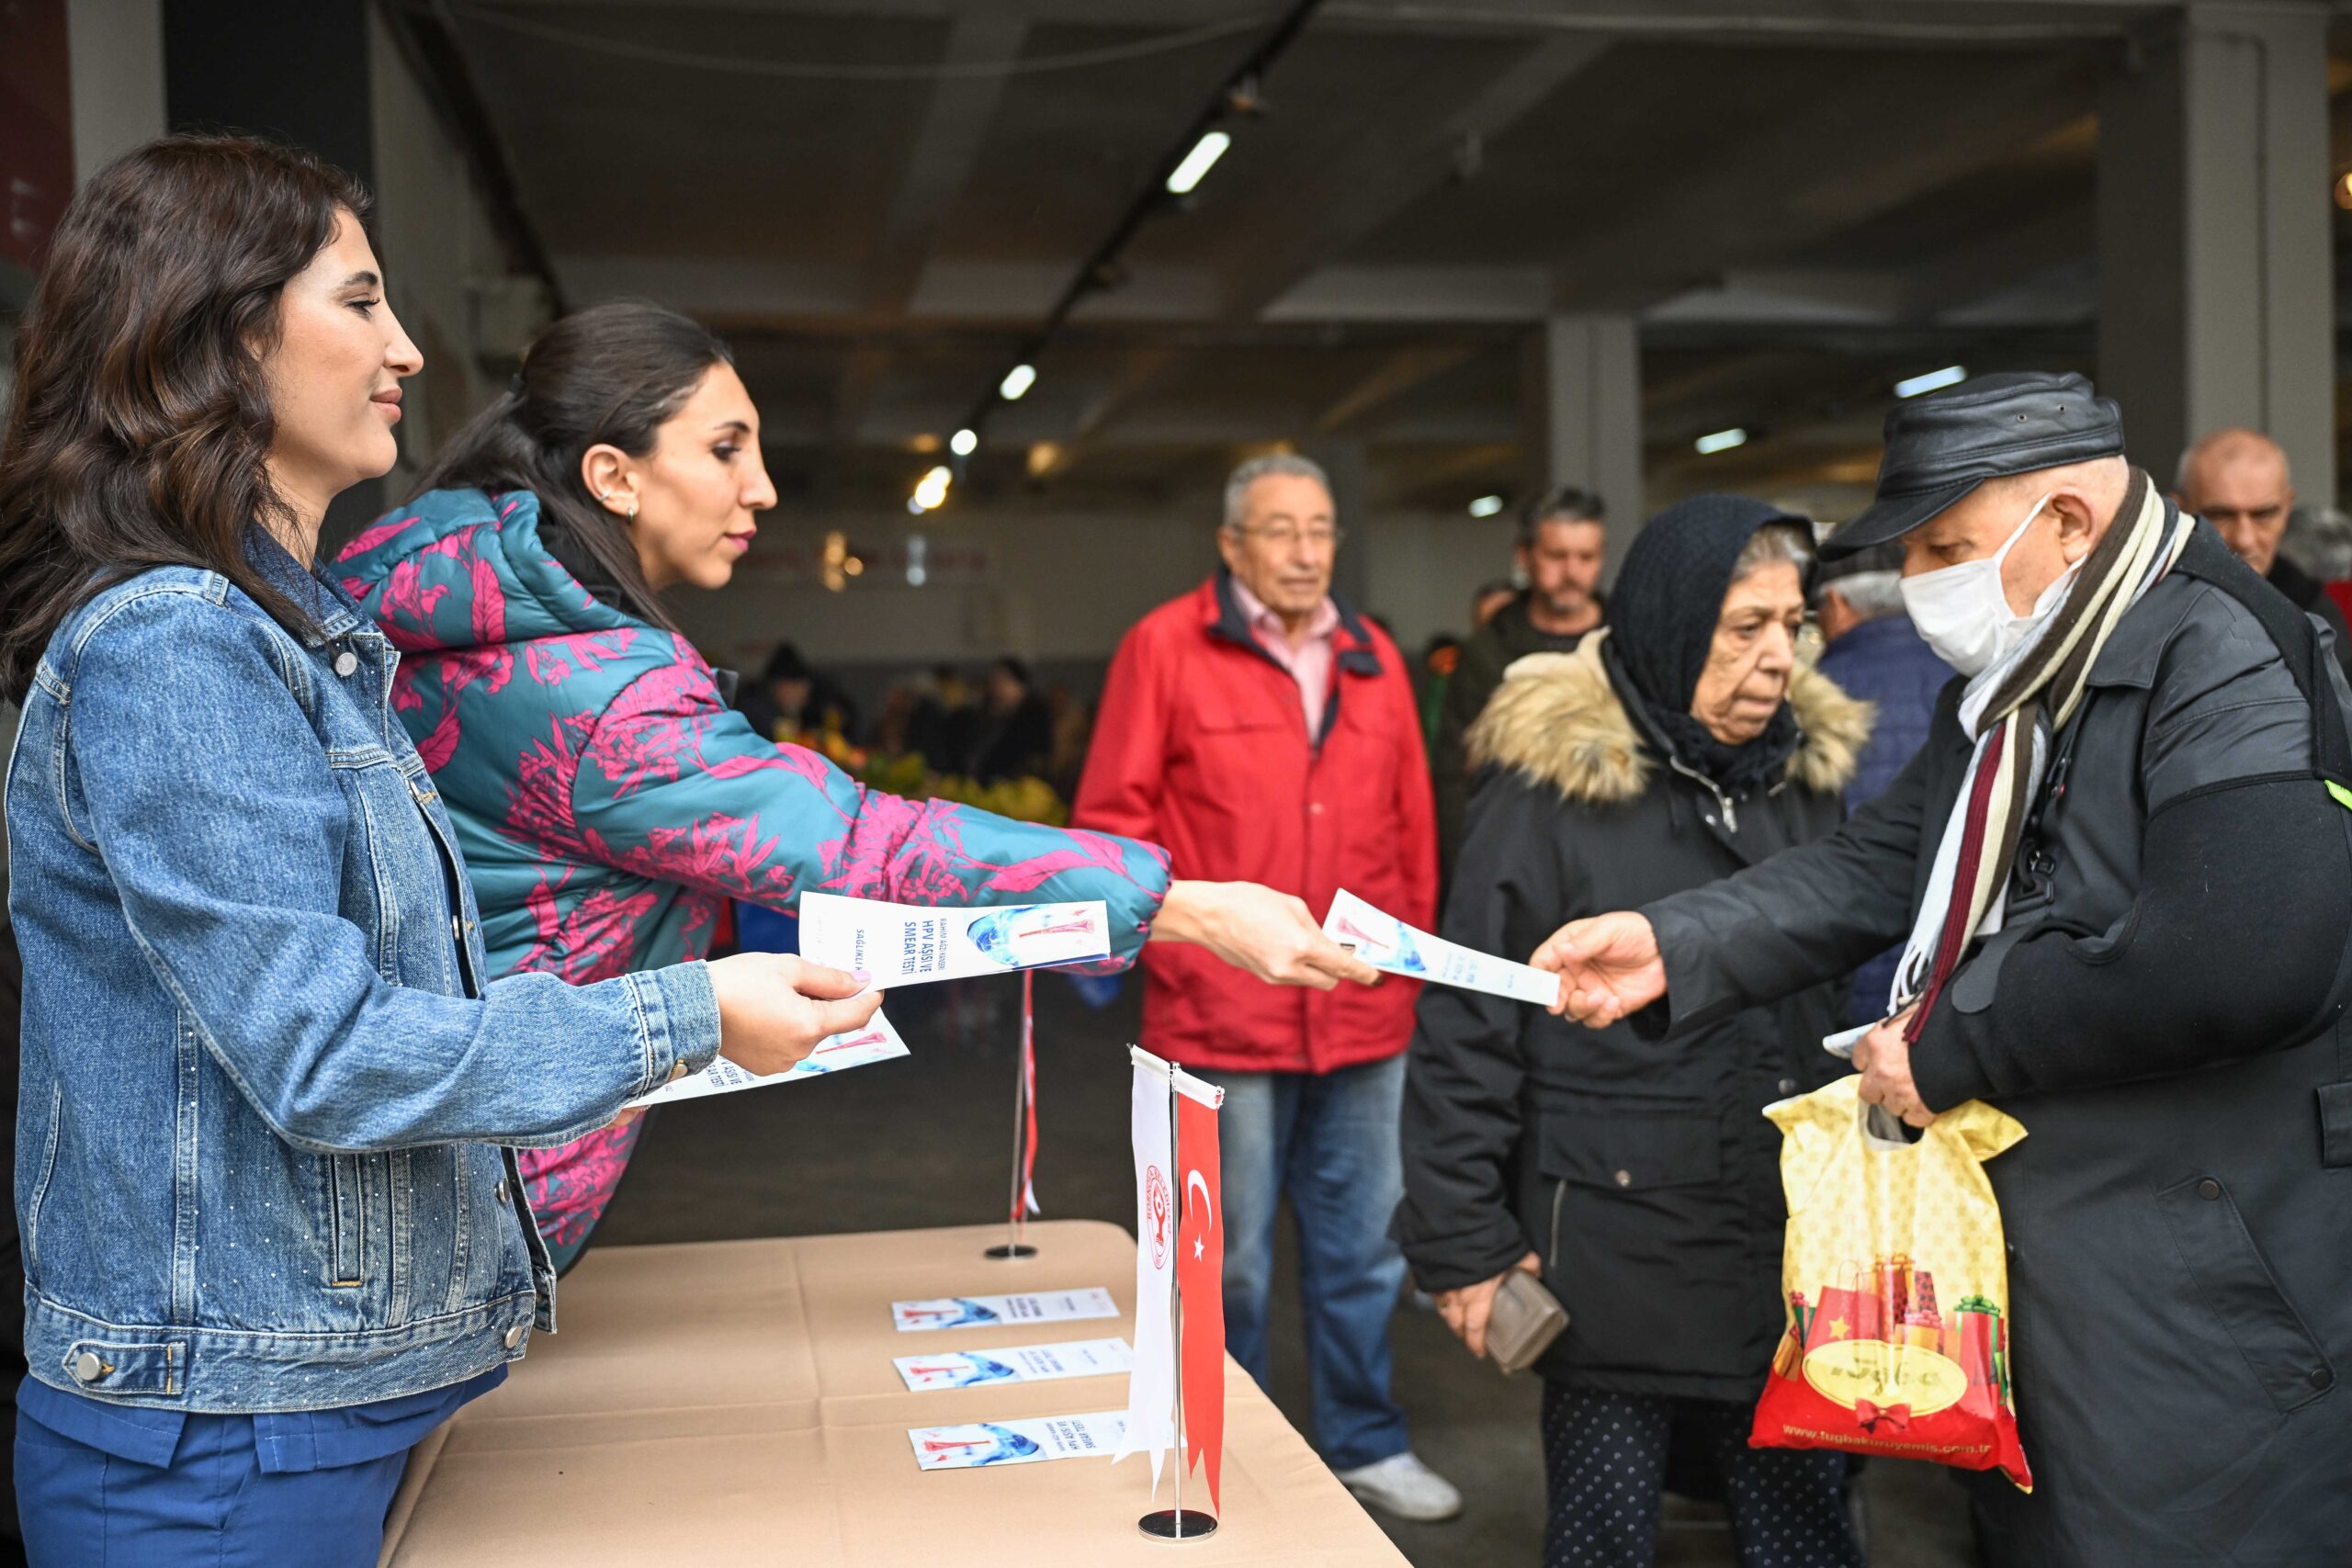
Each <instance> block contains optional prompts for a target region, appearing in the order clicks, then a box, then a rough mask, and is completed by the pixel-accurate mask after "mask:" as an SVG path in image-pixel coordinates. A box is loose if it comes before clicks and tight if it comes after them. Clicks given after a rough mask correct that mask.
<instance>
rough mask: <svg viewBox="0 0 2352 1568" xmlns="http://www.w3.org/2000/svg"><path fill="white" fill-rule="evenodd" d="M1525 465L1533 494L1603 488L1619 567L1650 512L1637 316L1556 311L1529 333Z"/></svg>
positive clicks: (1613, 560)
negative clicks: (1556, 487) (1555, 489)
mask: <svg viewBox="0 0 2352 1568" xmlns="http://www.w3.org/2000/svg"><path fill="white" fill-rule="evenodd" d="M1525 386H1526V389H1525V393H1524V396H1523V400H1522V402H1521V409H1522V411H1523V413H1524V427H1525V434H1524V436H1523V437H1522V439H1521V451H1522V452H1523V454H1524V458H1523V461H1522V464H1521V468H1522V469H1523V472H1524V474H1525V479H1524V484H1525V488H1526V491H1527V493H1528V494H1531V495H1532V494H1534V493H1536V492H1537V491H1544V490H1548V489H1550V488H1551V487H1552V486H1554V485H1561V484H1574V485H1582V486H1584V487H1585V488H1586V489H1588V490H1597V491H1600V498H1601V500H1602V501H1603V502H1607V503H1608V507H1609V523H1610V540H1611V543H1610V551H1609V555H1610V566H1611V572H1612V574H1613V572H1614V570H1615V566H1616V562H1617V560H1618V559H1619V558H1621V557H1622V556H1623V553H1624V546H1625V541H1626V540H1628V539H1630V538H1632V537H1633V535H1634V530H1635V529H1636V528H1638V527H1640V526H1641V525H1642V522H1643V519H1644V517H1645V512H1644V510H1643V501H1642V358H1641V344H1640V342H1639V340H1638V337H1637V334H1636V332H1635V328H1634V318H1633V317H1631V316H1609V315H1577V316H1566V315H1563V316H1549V317H1546V318H1545V319H1544V322H1543V324H1542V325H1540V326H1539V327H1537V328H1536V330H1535V333H1534V335H1533V336H1532V338H1530V339H1529V340H1528V345H1527V361H1526V383H1525Z"/></svg>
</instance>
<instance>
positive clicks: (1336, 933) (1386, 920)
mask: <svg viewBox="0 0 2352 1568" xmlns="http://www.w3.org/2000/svg"><path fill="white" fill-rule="evenodd" d="M1323 931H1324V934H1325V935H1327V936H1329V938H1330V939H1331V940H1332V941H1333V942H1338V943H1339V944H1340V946H1342V947H1347V948H1350V949H1351V950H1352V951H1353V952H1354V953H1355V955H1356V956H1357V957H1358V958H1361V959H1363V961H1364V962H1365V963H1366V964H1371V965H1372V966H1373V967H1374V969H1379V970H1383V971H1385V972H1386V973H1388V974H1391V975H1405V976H1410V977H1411V978H1413V979H1416V980H1434V981H1436V982H1437V983H1438V984H1439V985H1441V986H1456V987H1461V988H1462V989H1463V990H1465V991H1483V992H1485V993H1486V994H1487V995H1488V996H1491V997H1508V998H1510V999H1511V1000H1513V1001H1516V1002H1532V1003H1534V1004H1535V1005H1536V1006H1538V1007H1546V1008H1548V1007H1551V1006H1554V1005H1555V1004H1556V1003H1557V1002H1558V1001H1559V999H1560V977H1559V976H1557V975H1553V974H1549V973H1546V972H1545V971H1544V970H1542V969H1538V968H1535V967H1534V966H1533V965H1532V964H1514V963H1512V962H1511V961H1510V960H1509V959H1507V958H1497V957H1495V956H1493V955H1492V954H1491V953H1479V952H1476V951H1474V950H1473V949H1470V948H1467V947H1464V946H1462V945H1461V944H1460V943H1458V942H1447V941H1445V940H1443V939H1442V938H1441V937H1434V936H1431V935H1430V933H1429V932H1427V931H1416V930H1415V929H1414V928H1413V927H1411V926H1408V925H1407V924H1406V923H1405V922H1404V921H1402V920H1400V919H1397V918H1396V917H1395V916H1394V915H1386V914H1383V913H1382V912H1381V911H1379V910H1378V909H1375V908H1373V907H1372V906H1371V905H1369V904H1367V903H1365V902H1364V901H1363V899H1361V898H1359V897H1356V896H1355V895H1354V894H1352V893H1351V892H1349V891H1347V889H1345V888H1341V889H1340V892H1339V895H1338V896H1337V897H1334V898H1333V899H1332V900H1331V912H1330V913H1329V915H1327V916H1325V917H1324V919H1323Z"/></svg>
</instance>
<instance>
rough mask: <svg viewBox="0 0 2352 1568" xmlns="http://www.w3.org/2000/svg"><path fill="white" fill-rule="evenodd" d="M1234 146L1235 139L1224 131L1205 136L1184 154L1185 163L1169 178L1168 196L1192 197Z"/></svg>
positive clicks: (1213, 131) (1178, 165)
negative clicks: (1209, 173)
mask: <svg viewBox="0 0 2352 1568" xmlns="http://www.w3.org/2000/svg"><path fill="white" fill-rule="evenodd" d="M1232 145H1233V138H1232V137H1230V136H1227V134H1226V133H1225V132H1224V131H1222V130H1212V131H1208V132H1206V133H1205V134H1204V135H1203V136H1202V138H1201V139H1200V140H1199V141H1195V142H1193V150H1192V151H1191V152H1187V153H1185V154H1184V161H1183V162H1182V163H1181V164H1177V165H1176V169H1175V172H1174V173H1172V174H1170V175H1169V176H1168V194H1169V195H1170V196H1190V195H1192V193H1193V186H1196V185H1199V184H1200V183H1201V181H1202V179H1203V178H1204V176H1205V175H1207V174H1208V172H1209V170H1211V169H1212V168H1214V167H1216V161H1217V160H1218V159H1219V158H1222V157H1224V156H1225V150H1226V149H1227V148H1228V147H1230V146H1232Z"/></svg>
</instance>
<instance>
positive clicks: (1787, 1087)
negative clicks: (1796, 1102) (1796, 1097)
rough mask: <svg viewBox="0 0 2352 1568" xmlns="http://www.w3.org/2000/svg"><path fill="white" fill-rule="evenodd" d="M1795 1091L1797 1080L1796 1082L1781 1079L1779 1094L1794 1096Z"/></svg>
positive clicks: (1791, 1079) (1789, 1079) (1792, 1079)
mask: <svg viewBox="0 0 2352 1568" xmlns="http://www.w3.org/2000/svg"><path fill="white" fill-rule="evenodd" d="M1796 1091H1797V1080H1796V1079H1794V1078H1782V1079H1781V1093H1782V1094H1794V1093H1796Z"/></svg>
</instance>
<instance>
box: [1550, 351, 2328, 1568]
mask: <svg viewBox="0 0 2352 1568" xmlns="http://www.w3.org/2000/svg"><path fill="white" fill-rule="evenodd" d="M1897 539H1899V540H1901V541H1902V543H1903V547H1904V564H1903V574H1904V575H1903V581H1902V590H1903V594H1904V599H1905V604H1906V606H1907V608H1908V609H1909V610H1910V612H1911V617H1912V620H1913V622H1914V623H1915V624H1916V625H1917V627H1918V629H1919V631H1920V633H1921V635H1922V636H1924V637H1926V638H1927V639H1928V643H1929V644H1930V645H1931V646H1933V647H1934V649H1936V651H1937V652H1938V653H1939V655H1940V656H1941V657H1942V658H1943V659H1944V660H1945V661H1946V662H1948V663H1950V664H1951V666H1952V667H1953V668H1954V669H1955V670H1957V671H1960V672H1961V674H1962V677H1963V679H1962V680H1959V681H1955V682H1952V684H1951V686H1950V687H1949V688H1947V689H1946V691H1945V693H1944V694H1943V697H1942V700H1941V701H1940V703H1939V705H1938V707H1937V711H1936V716H1935V720H1934V724H1933V727H1932V728H1931V730H1930V732H1929V737H1928V743H1927V745H1926V746H1925V748H1924V749H1923V750H1921V751H1920V753H1919V755H1918V756H1917V759H1915V760H1914V761H1913V762H1912V763H1911V765H1910V766H1909V767H1908V768H1906V769H1905V771H1904V773H1903V774H1902V775H1901V777H1900V778H1899V779H1898V780H1897V781H1896V782H1895V784H1894V785H1893V786H1892V787H1891V788H1890V789H1889V790H1888V791H1887V792H1886V794H1884V795H1882V796H1881V797H1880V798H1879V799H1878V800H1876V801H1874V802H1872V803H1871V805H1870V806H1869V807H1865V808H1864V809H1863V810H1862V811H1861V812H1860V814H1859V815H1857V816H1856V817H1855V818H1853V819H1852V820H1850V821H1849V823H1848V824H1847V825H1846V826H1845V828H1844V829H1841V830H1840V831H1839V832H1838V833H1837V834H1836V835H1834V836H1833V837H1831V838H1829V839H1826V840H1821V841H1819V842H1816V843H1814V844H1811V845H1807V846H1804V847H1803V848H1800V849H1795V850H1792V851H1790V852H1787V853H1785V854H1782V855H1780V856H1777V857H1775V858H1774V859H1772V860H1770V861H1767V862H1765V863H1762V864H1761V865H1758V866H1755V867H1753V868H1750V869H1749V870H1747V871H1745V872H1743V873H1741V874H1738V875H1737V876H1735V877H1732V878H1729V879H1727V880H1725V881H1723V882H1718V883H1714V884H1712V885H1710V886H1705V887H1702V888H1697V889H1694V890H1692V891H1690V892H1687V893H1682V894H1679V895H1677V896H1675V897H1670V898H1666V899H1663V900H1661V901H1659V902H1657V903H1656V904H1652V905H1650V906H1648V907H1647V908H1644V909H1641V910H1639V911H1637V912H1636V911H1624V912H1619V913H1615V914H1609V915H1602V916H1599V917H1597V918H1594V919H1587V920H1579V921H1577V922H1575V923H1574V924H1571V925H1568V926H1566V927H1563V928H1562V929H1561V930H1560V931H1558V932H1556V933H1555V935H1554V936H1553V937H1552V938H1551V939H1550V940H1549V941H1547V942H1545V943H1544V946H1543V948H1542V949H1541V950H1539V951H1538V953H1536V955H1535V962H1536V963H1537V964H1539V965H1541V966H1543V967H1545V968H1549V969H1555V970H1557V971H1559V972H1560V974H1561V975H1562V976H1563V977H1564V983H1563V986H1562V987H1561V988H1562V1002H1561V1007H1562V1009H1563V1010H1565V1011H1566V1012H1568V1013H1569V1014H1571V1015H1572V1016H1574V1017H1576V1018H1577V1019H1579V1020H1581V1021H1587V1022H1592V1023H1605V1022H1608V1021H1612V1020H1615V1019H1618V1018H1631V1019H1632V1021H1634V1024H1635V1026H1636V1027H1637V1028H1639V1029H1643V1030H1645V1031H1647V1032H1654V1033H1659V1034H1670V1033H1680V1032H1685V1031H1689V1030H1692V1029H1696V1028H1700V1027H1702V1026H1704V1025H1705V1024H1706V1023H1708V1022H1709V1021H1713V1020H1715V1019H1718V1018H1721V1017H1723V1016H1724V1015H1725V1014H1727V1013H1729V1012H1732V1011H1734V1010H1737V1009H1742V1008H1748V1007H1755V1006H1758V1005H1761V1004H1763V1003H1767V1002H1770V1001H1771V1000H1773V999H1775V998H1779V997H1781V996H1784V995H1787V994H1789V993H1791V992H1793V991H1797V990H1799V989H1802V988H1803V987H1807V986H1810V985H1814V984H1816V983H1818V982H1820V981H1821V980H1823V979H1825V978H1826V977H1829V976H1835V975H1838V974H1841V973H1843V972H1845V971H1847V970H1849V969H1851V968H1852V967H1853V966H1854V965H1856V964H1859V963H1860V962H1861V961H1862V960H1864V959H1866V958H1868V957H1869V956H1870V955H1871V954H1872V953H1876V952H1878V951H1879V950H1880V949H1881V948H1883V947H1884V946H1885V945H1886V944H1888V943H1889V942H1905V943H1906V945H1905V950H1904V955H1903V958H1902V961H1901V963H1900V964H1899V965H1898V967H1897V971H1896V976H1895V980H1894V987H1893V990H1892V993H1891V994H1890V995H1889V996H1887V997H1886V998H1883V1004H1884V1009H1885V1021H1883V1022H1881V1023H1879V1024H1877V1025H1876V1026H1875V1027H1873V1028H1872V1029H1871V1031H1870V1032H1869V1033H1868V1034H1867V1036H1866V1037H1864V1038H1863V1039H1862V1040H1860V1043H1858V1044H1857V1045H1856V1047H1855V1049H1854V1061H1855V1065H1856V1066H1858V1067H1860V1069H1861V1070H1862V1073H1863V1085H1862V1095H1863V1098H1864V1099H1865V1100H1870V1101H1871V1102H1873V1103H1875V1104H1878V1105H1881V1106H1883V1107H1884V1108H1886V1110H1888V1111H1892V1112H1894V1113H1895V1114H1897V1115H1900V1116H1902V1117H1903V1118H1904V1120H1905V1121H1906V1122H1911V1123H1912V1124H1914V1125H1925V1124H1926V1123H1927V1122H1929V1121H1930V1120H1932V1119H1933V1117H1934V1115H1935V1113H1936V1112H1937V1111H1943V1110H1948V1109H1950V1108H1951V1107H1952V1106H1954V1105H1957V1104H1959V1103H1961V1102H1962V1101H1964V1100H1970V1099H1983V1100H1989V1101H1991V1102H1993V1103H1995V1104H1996V1105H1997V1106H1998V1107H1999V1108H2000V1109H2001V1110H2003V1111H2007V1112H2008V1113H2010V1114H2011V1115H2013V1116H2015V1117H2016V1118H2017V1120H2018V1122H2022V1123H2023V1124H2024V1126H2025V1128H2026V1130H2027V1133H2028V1136H2027V1137H2026V1139H2025V1141H2024V1142H2023V1143H2021V1144H2019V1145H2018V1146H2017V1147H2015V1148H2013V1149H2011V1150H2009V1151H2008V1152H2007V1153H2005V1154H2003V1155H2002V1156H2000V1157H1999V1158H1998V1159H1996V1160H1995V1161H1993V1162H1992V1163H1991V1164H1990V1165H1989V1166H1988V1167H1987V1171H1988V1172H1989V1174H1990V1176H1991V1179H1992V1182H1993V1187H1994V1191H1995V1194H1996V1196H1997V1197H1998V1199H1999V1200H2000V1203H2001V1211H2002V1218H2003V1222H2004V1225H2005V1229H2006V1231H2007V1239H2008V1242H2009V1254H2010V1256H2009V1287H2010V1292H2011V1304H2012V1307H2013V1310H2014V1314H2015V1317H2016V1322H2015V1323H2014V1324H2013V1325H2011V1329H2012V1344H2013V1346H2014V1365H2015V1367H2016V1369H2017V1376H2018V1384H2017V1388H2018V1411H2019V1416H2020V1419H2021V1426H2022V1433H2023V1438H2024V1443H2025V1449H2026V1453H2027V1455H2028V1457H2029V1459H2030V1461H2031V1462H2032V1465H2033V1469H2034V1472H2035V1478H2036V1482H2037V1484H2036V1487H2035V1489H2034V1491H2033V1492H2032V1493H2031V1494H2030V1495H2026V1494H2021V1493H2018V1492H2017V1491H2016V1490H2014V1489H2013V1488H2012V1487H2010V1485H2009V1483H2007V1482H2006V1481H2003V1480H2000V1479H1998V1478H1997V1476H1973V1477H1972V1478H1971V1479H1972V1481H1973V1482H1974V1483H1975V1486H1974V1495H1975V1499H1976V1512H1977V1519H1978V1525H1979V1529H1980V1534H1981V1537H1982V1540H1983V1541H1984V1545H1985V1561H1986V1562H1993V1563H1998V1564H2000V1565H2001V1568H2042V1565H2049V1568H2058V1565H2064V1568H2076V1565H2085V1564H2088V1565H2107V1564H2113V1565H2116V1568H2125V1565H2129V1568H2143V1565H2146V1564H2157V1563H2190V1562H2197V1563H2208V1562H2245V1563H2255V1562H2260V1563H2265V1564H2279V1565H2284V1564H2290V1563H2291V1564H2304V1563H2312V1564H2317V1563H2323V1562H2329V1563H2334V1562H2343V1561H2344V1560H2345V1552H2346V1542H2347V1541H2352V1485H2347V1484H2346V1475H2347V1473H2348V1472H2352V1393H2346V1392H2345V1391H2342V1390H2339V1389H2337V1387H2336V1386H2335V1385H2336V1382H2337V1380H2338V1378H2339V1377H2340V1376H2344V1375H2346V1374H2352V1015H2347V1012H2346V1008H2345V1006H2344V1002H2345V999H2346V994H2347V991H2352V964H2347V930H2352V809H2347V807H2352V788H2347V784H2352V742H2347V739H2346V710H2347V708H2352V693H2347V692H2346V688H2345V686H2344V682H2343V679H2342V677H2341V675H2340V673H2339V672H2338V671H2336V669H2335V660H2334V659H2333V658H2332V657H2330V656H2329V654H2328V652H2327V650H2326V649H2325V647H2324V643H2323V641H2322V639H2321V637H2320V635H2319V633H2318V631H2317V629H2316V628H2315V626H2313V624H2312V622H2311V621H2310V620H2309V619H2308V618H2306V617H2305V616H2303V615H2301V614H2299V613H2298V612H2296V611H2295V610H2294V608H2293V606H2291V605H2290V604H2288V602H2287V601H2286V600H2285V599H2284V598H2282V597H2280V596H2279V595H2278V593H2277V592H2275V591H2273V590H2272V589H2270V588H2269V587H2268V586H2267V584H2265V583H2264V582H2263V581H2262V580H2261V579H2260V578H2259V577H2257V576H2256V575H2255V574H2254V572H2253V571H2252V570H2249V569H2248V568H2246V567H2245V565H2244V564H2243V563H2241V562H2239V561H2238V560H2237V559H2236V558H2234V557H2233V556H2232V555H2231V554H2230V552H2229V550H2228V549H2227V547H2225V546H2224V545H2223V544H2222V541H2221V539H2220V537H2219V536H2217V535H2215V534H2214V533H2213V531H2212V530H2211V528H2210V527H2208V526H2206V525H2201V524H2199V523H2198V522H2197V521H2196V520H2195V519H2194V518H2192V517H2187V516H2184V515H2183V514H2182V513H2180V512H2179V510H2178V509H2177V507H2175V506H2174V505H2173V504H2172V503H2171V502H2168V501H2167V500H2165V498H2164V497H2163V496H2162V495H2161V494H2160V493H2159V492H2158V491H2157V490H2156V489H2155V487H2154V485H2153V484H2152V483H2151V482H2150V480H2149V478H2148V476H2147V474H2146V473H2145V472H2144V471H2143V470H2142V469H2140V468H2134V467H2132V466H2131V464H2129V463H2128V462H2127V461H2126V460H2125V458H2124V457H2123V434H2122V428H2121V422H2120V415H2119V413H2118V411H2117V408H2116V405H2115V404H2114V403H2113V402H2111V401H2109V400H2107V399H2104V398H2101V397H2098V396H2097V395H2096V394H2095V393H2094V392H2093V391H2092V389H2091V388H2090V385H2089V383H2088V382H2086V381H2085V380H2084V379H2083V378H2081V377H2079V376H2044V375H2010V376H1988V377H1980V378H1976V379H1973V380H1971V381H1966V382H1963V383H1962V384H1961V385H1960V386H1958V387H1955V388H1953V389H1951V390H1950V391H1948V392H1945V393H1942V394H1939V395H1937V396H1932V397H1928V398H1923V399H1919V400H1917V401H1913V402H1906V403H1902V404H1899V405H1897V407H1896V408H1895V410H1894V412H1893V413H1892V414H1890V415H1889V416H1888V419H1887V425H1886V452H1885V457H1884V459H1883V462H1882V465H1881V467H1880V471H1879V485H1878V495H1877V498H1876V500H1875V501H1874V502H1873V503H1872V504H1871V506H1870V507H1869V508H1868V509H1867V510H1865V511H1864V512H1863V513H1861V514H1860V516H1858V517H1856V518H1855V519H1854V520H1853V521H1852V522H1851V523H1849V524H1848V525H1846V526H1845V527H1844V528H1842V529H1840V530H1839V531H1838V533H1837V534H1836V535H1835V536H1832V537H1831V538H1830V539H1829V540H1828V542H1827V543H1826V545H1825V547H1824V552H1823V553H1824V554H1825V555H1826V556H1829V557H1832V558H1836V557H1838V556H1840V555H1844V554H1847V553H1849V552H1852V551H1855V550H1860V549H1864V548H1867V547H1871V546H1873V545H1878V544H1883V543H1885V542H1888V541H1891V540H1897Z"/></svg>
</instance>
